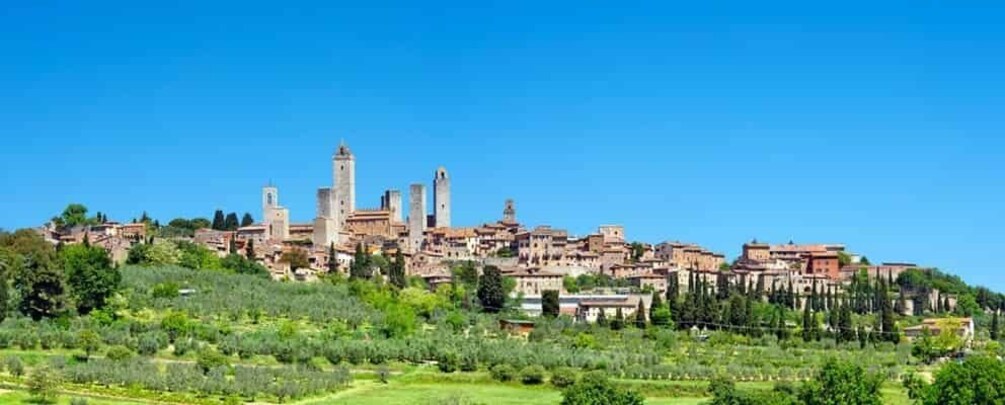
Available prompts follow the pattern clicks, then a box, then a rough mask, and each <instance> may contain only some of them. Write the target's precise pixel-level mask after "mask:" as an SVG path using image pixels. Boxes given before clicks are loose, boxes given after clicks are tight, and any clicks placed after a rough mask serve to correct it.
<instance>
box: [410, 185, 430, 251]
mask: <svg viewBox="0 0 1005 405" xmlns="http://www.w3.org/2000/svg"><path fill="white" fill-rule="evenodd" d="M409 191H410V195H409V197H408V207H409V211H408V243H409V245H411V248H412V251H413V252H417V251H419V249H420V248H421V247H422V240H423V238H424V236H423V232H425V230H426V186H425V185H424V184H412V185H411V186H410V187H409Z"/></svg>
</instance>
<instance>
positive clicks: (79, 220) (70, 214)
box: [57, 204, 94, 228]
mask: <svg viewBox="0 0 1005 405" xmlns="http://www.w3.org/2000/svg"><path fill="white" fill-rule="evenodd" d="M92 222H94V221H91V220H90V219H88V218H87V207H85V206H84V205H83V204H70V205H67V206H66V208H65V209H63V213H62V214H60V215H59V220H58V221H57V226H59V227H61V228H72V227H75V226H77V225H88V224H90V223H92Z"/></svg>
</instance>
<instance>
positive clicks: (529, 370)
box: [520, 365, 544, 385]
mask: <svg viewBox="0 0 1005 405" xmlns="http://www.w3.org/2000/svg"><path fill="white" fill-rule="evenodd" d="M520 381H521V382H523V383H524V384H527V385H536V384H540V383H543V382H544V367H541V366H538V365H533V366H527V367H524V368H523V370H520Z"/></svg>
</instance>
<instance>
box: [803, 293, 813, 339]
mask: <svg viewBox="0 0 1005 405" xmlns="http://www.w3.org/2000/svg"><path fill="white" fill-rule="evenodd" d="M806 304H807V305H805V306H804V307H803V341H804V342H809V341H811V340H813V314H812V313H810V305H809V303H808V302H807V303H806Z"/></svg>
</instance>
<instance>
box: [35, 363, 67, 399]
mask: <svg viewBox="0 0 1005 405" xmlns="http://www.w3.org/2000/svg"><path fill="white" fill-rule="evenodd" d="M58 388H59V374H57V373H56V372H55V371H53V370H52V369H50V368H48V367H38V368H36V369H35V370H34V371H33V372H32V373H31V376H30V377H29V378H28V393H30V394H31V396H32V397H33V398H34V399H35V400H36V401H37V402H43V403H51V402H54V400H55V399H56V394H57V389H58Z"/></svg>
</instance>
